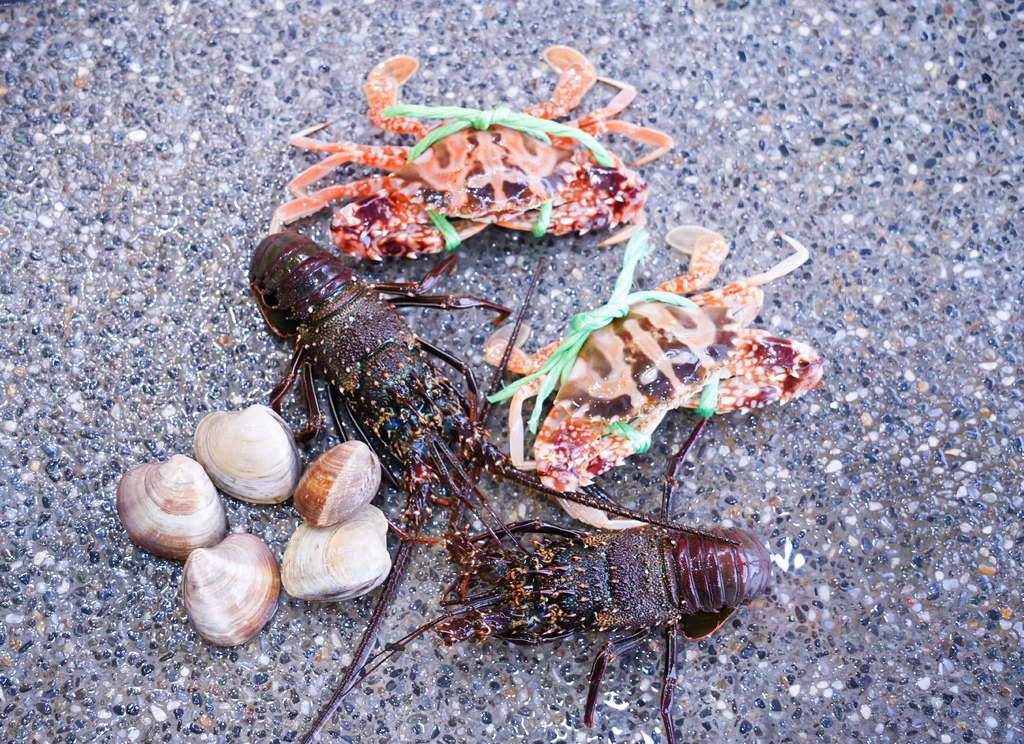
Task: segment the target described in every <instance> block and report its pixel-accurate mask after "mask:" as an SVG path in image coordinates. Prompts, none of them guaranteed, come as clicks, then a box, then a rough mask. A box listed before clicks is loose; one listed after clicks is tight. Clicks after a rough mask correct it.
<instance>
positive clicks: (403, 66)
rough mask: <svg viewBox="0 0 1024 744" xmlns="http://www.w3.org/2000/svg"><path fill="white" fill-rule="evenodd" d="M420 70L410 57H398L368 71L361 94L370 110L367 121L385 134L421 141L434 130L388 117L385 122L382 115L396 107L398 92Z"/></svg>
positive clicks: (412, 120)
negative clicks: (363, 95) (363, 94)
mask: <svg viewBox="0 0 1024 744" xmlns="http://www.w3.org/2000/svg"><path fill="white" fill-rule="evenodd" d="M419 66H420V63H419V62H417V61H416V60H414V59H413V58H412V57H407V56H405V55H400V56H398V57H392V58H391V59H387V60H384V61H383V62H381V63H380V64H379V65H377V66H376V67H374V68H373V69H372V70H370V74H369V75H367V76H366V83H365V84H364V85H363V92H364V93H366V100H367V101H369V103H370V110H369V111H368V112H367V114H368V116H369V117H370V120H371V121H373V123H374V124H376V125H377V126H378V127H379V128H381V129H383V130H384V131H386V132H395V133H397V134H412V135H415V136H416V139H422V138H423V136H424V135H425V134H426V133H427V132H429V131H430V130H431V129H433V127H432V126H430V125H428V124H424V123H423V122H420V121H416V120H415V119H409V118H407V117H405V116H391V117H389V118H386V119H385V118H384V114H383V111H384V109H386V108H388V107H389V106H394V105H395V104H396V103H398V89H399V88H401V87H402V83H404V82H405V81H406V80H408V79H409V77H410V76H411V75H412V74H413V73H414V72H416V70H417V69H418V68H419Z"/></svg>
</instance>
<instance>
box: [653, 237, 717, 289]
mask: <svg viewBox="0 0 1024 744" xmlns="http://www.w3.org/2000/svg"><path fill="white" fill-rule="evenodd" d="M665 242H667V243H668V244H669V245H670V246H672V247H673V248H674V249H675V250H676V251H678V252H679V253H682V254H685V255H688V256H689V257H690V266H689V270H688V271H687V272H686V273H685V274H683V275H681V276H677V277H676V278H675V279H671V280H669V281H667V282H665V283H664V284H662V285H660V286H659V287H658V291H660V292H673V293H675V294H688V293H689V292H694V291H696V290H698V289H703V288H704V287H706V286H708V285H709V284H710V283H711V280H712V279H714V278H715V275H716V274H718V269H719V267H721V265H722V261H724V260H725V257H726V256H727V255H729V244H728V243H726V242H725V238H723V237H722V236H721V235H719V234H718V233H716V232H713V231H711V230H708V229H707V228H704V227H699V226H697V225H683V226H681V227H677V228H675V229H674V230H672V231H671V232H669V234H668V235H666V236H665ZM711 304H713V303H711Z"/></svg>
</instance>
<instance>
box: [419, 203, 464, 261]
mask: <svg viewBox="0 0 1024 744" xmlns="http://www.w3.org/2000/svg"><path fill="white" fill-rule="evenodd" d="M427 217H429V218H430V221H431V222H432V223H433V224H434V227H436V228H437V229H438V232H440V233H441V236H442V237H443V238H444V249H445V250H446V251H454V250H455V249H456V248H458V247H459V246H460V245H462V238H460V237H459V233H458V231H456V229H455V228H454V227H452V223H451V222H449V221H448V218H447V217H445V216H444V215H443V214H441V213H440V212H435V211H434V210H433V209H428V210H427Z"/></svg>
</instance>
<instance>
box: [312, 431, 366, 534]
mask: <svg viewBox="0 0 1024 744" xmlns="http://www.w3.org/2000/svg"><path fill="white" fill-rule="evenodd" d="M378 488H380V462H379V461H378V460H377V456H376V455H375V454H373V451H372V450H371V449H370V448H369V447H367V446H366V445H365V444H363V443H362V442H344V443H342V444H339V445H338V446H337V447H334V448H332V449H330V450H328V451H327V452H325V453H323V454H322V455H320V457H318V458H316V460H314V461H313V463H312V464H311V465H310V466H309V467H308V468H306V472H305V473H303V474H302V478H301V479H300V480H299V485H298V486H296V487H295V494H294V496H293V501H294V504H295V509H296V510H297V511H298V512H299V515H300V516H301V517H302V518H303V519H304V520H306V521H307V522H309V523H310V524H312V525H316V526H317V527H324V526H326V525H330V524H337V523H338V522H344V521H345V520H346V519H348V518H349V517H351V516H352V515H353V514H355V513H356V512H358V511H359V510H360V509H362V508H363V507H364V506H366V505H367V504H369V503H370V501H372V500H373V497H374V496H375V495H376V493H377V489H378Z"/></svg>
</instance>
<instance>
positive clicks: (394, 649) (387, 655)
mask: <svg viewBox="0 0 1024 744" xmlns="http://www.w3.org/2000/svg"><path fill="white" fill-rule="evenodd" d="M496 596H498V594H497V592H492V593H491V596H489V597H486V601H483V600H484V599H485V598H483V597H482V598H481V601H478V602H474V603H473V604H470V605H466V606H465V607H459V608H458V609H456V610H450V611H448V612H445V613H444V614H442V615H441V616H440V617H437V618H434V619H433V620H431V621H430V622H428V623H425V624H423V625H421V626H420V627H418V628H416V629H415V630H413V631H412V632H411V633H409V634H408V635H406V636H405V637H403V638H399V639H398V640H397V641H395V642H394V643H389V644H388V645H387V646H385V647H384V649H383V650H382V651H381V652H379V653H378V654H376V655H375V656H371V657H370V658H369V659H367V661H366V665H365V666H363V673H362V674H360V675H359V676H358V677H356V679H354V680H353V681H352V684H350V685H349V687H348V690H346V691H345V693H344V694H343V695H342V696H341V697H344V696H345V695H347V694H348V693H349V692H351V691H352V690H354V689H355V688H356V686H357V685H359V684H360V683H361V682H362V681H363V680H364V679H366V678H367V677H369V676H370V675H371V674H373V673H374V672H375V671H377V669H379V668H380V667H381V666H383V665H384V664H385V663H387V662H388V661H389V660H390V659H392V658H394V657H395V656H396V655H397V654H398V653H399V652H401V651H402V649H404V648H405V647H406V646H408V645H409V644H410V643H412V642H413V641H414V640H416V639H417V638H419V637H420V636H421V635H423V634H424V633H426V632H427V631H428V630H431V629H432V628H434V627H436V626H438V625H440V624H441V623H443V622H444V621H446V620H452V619H454V618H457V617H461V616H462V615H465V614H467V613H469V612H472V611H474V610H478V609H480V608H481V607H486V606H487V605H489V604H493V602H492V601H491V600H493V599H494V598H495V597H496ZM374 662H376V663H374ZM370 664H373V666H369V665H370Z"/></svg>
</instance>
